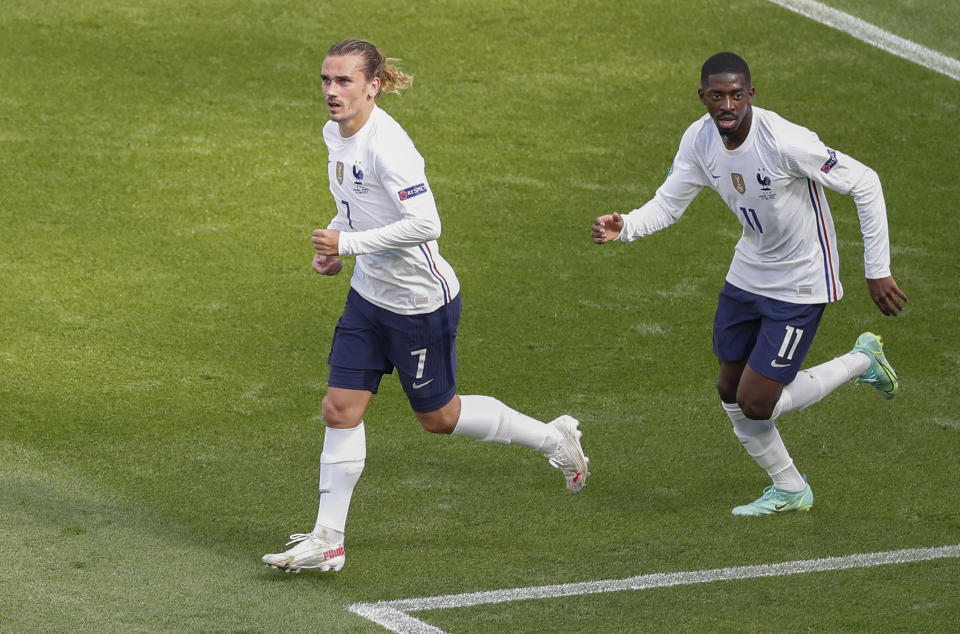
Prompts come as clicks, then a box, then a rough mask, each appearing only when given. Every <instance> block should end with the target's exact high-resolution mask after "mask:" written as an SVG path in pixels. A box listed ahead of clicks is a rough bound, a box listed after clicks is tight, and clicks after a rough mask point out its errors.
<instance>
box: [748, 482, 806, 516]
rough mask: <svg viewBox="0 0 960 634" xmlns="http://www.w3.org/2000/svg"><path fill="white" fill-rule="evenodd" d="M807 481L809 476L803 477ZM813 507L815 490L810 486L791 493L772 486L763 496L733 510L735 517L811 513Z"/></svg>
mask: <svg viewBox="0 0 960 634" xmlns="http://www.w3.org/2000/svg"><path fill="white" fill-rule="evenodd" d="M803 479H804V481H806V479H807V476H803ZM811 506H813V489H811V488H810V485H809V484H808V485H807V486H806V487H804V489H803V490H802V491H798V492H796V493H789V492H787V491H781V490H780V489H778V488H777V487H775V486H773V485H772V484H771V485H770V486H768V487H767V488H765V489H764V490H763V495H761V496H760V497H759V498H757V499H756V500H754V501H753V502H750V504H744V505H743V506H738V507H736V508H735V509H733V514H734V515H773V514H774V513H785V512H787V511H809V510H810V507H811Z"/></svg>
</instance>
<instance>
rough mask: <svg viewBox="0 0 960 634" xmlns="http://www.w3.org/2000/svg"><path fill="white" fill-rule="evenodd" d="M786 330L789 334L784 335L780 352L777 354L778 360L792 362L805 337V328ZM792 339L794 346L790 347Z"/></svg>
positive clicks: (788, 327)
mask: <svg viewBox="0 0 960 634" xmlns="http://www.w3.org/2000/svg"><path fill="white" fill-rule="evenodd" d="M786 329H787V332H786V333H785V334H784V335H783V343H782V344H781V345H780V351H779V352H777V358H779V359H786V360H787V361H792V360H793V353H794V352H796V351H797V346H798V345H800V339H801V338H802V337H803V328H794V327H793V326H787V327H786ZM791 339H792V340H793V345H790V341H791Z"/></svg>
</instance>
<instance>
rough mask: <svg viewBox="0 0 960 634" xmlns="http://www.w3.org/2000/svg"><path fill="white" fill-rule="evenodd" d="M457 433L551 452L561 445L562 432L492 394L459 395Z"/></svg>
mask: <svg viewBox="0 0 960 634" xmlns="http://www.w3.org/2000/svg"><path fill="white" fill-rule="evenodd" d="M453 434H454V435H455V436H466V437H467V438H474V439H476V440H479V441H482V442H493V443H499V444H501V445H509V444H515V445H522V446H524V447H530V448H531V449H536V450H538V451H541V452H543V453H544V454H545V455H550V454H552V453H553V452H554V450H556V448H557V446H558V445H559V444H560V432H559V431H558V430H557V429H556V428H555V427H553V426H552V425H548V424H547V423H542V422H540V421H538V420H537V419H535V418H530V417H529V416H527V415H526V414H521V413H520V412H518V411H516V410H514V409H511V408H509V407H507V406H506V405H504V404H503V403H501V402H500V401H498V400H497V399H495V398H493V397H491V396H478V395H468V396H461V397H460V418H459V420H457V426H456V427H454V429H453Z"/></svg>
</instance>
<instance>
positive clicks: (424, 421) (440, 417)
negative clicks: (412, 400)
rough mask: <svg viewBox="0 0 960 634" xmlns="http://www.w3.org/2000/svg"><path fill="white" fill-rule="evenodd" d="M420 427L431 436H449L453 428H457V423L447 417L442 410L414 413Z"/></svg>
mask: <svg viewBox="0 0 960 634" xmlns="http://www.w3.org/2000/svg"><path fill="white" fill-rule="evenodd" d="M414 413H415V414H416V416H417V420H418V421H420V426H421V427H423V428H424V429H425V430H427V431H428V432H430V433H433V434H450V433H453V428H454V427H456V426H457V421H456V420H454V419H452V417H451V416H448V415H447V412H445V411H444V410H442V409H438V410H434V411H432V412H414Z"/></svg>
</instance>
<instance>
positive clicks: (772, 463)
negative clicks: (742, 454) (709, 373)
mask: <svg viewBox="0 0 960 634" xmlns="http://www.w3.org/2000/svg"><path fill="white" fill-rule="evenodd" d="M721 405H723V411H724V412H726V414H727V417H729V418H730V422H732V423H733V433H735V434H736V435H737V438H739V439H740V443H741V444H742V445H743V448H744V449H746V450H747V453H748V454H750V456H751V457H752V458H753V459H754V460H755V461H756V463H757V464H758V465H760V466H761V467H762V468H763V470H764V471H766V472H767V475H769V476H770V479H771V480H772V481H773V484H774V486H776V487H777V488H778V489H780V490H781V491H788V492H791V493H794V492H796V491H802V490H803V488H804V487H805V486H807V484H806V482H804V481H803V477H802V476H801V475H800V472H799V471H797V468H796V467H794V466H793V460H792V459H791V458H790V453H789V452H788V451H787V447H786V445H784V444H783V439H782V438H780V432H779V431H777V427H776V425H774V424H773V422H772V421H769V420H754V419H752V418H747V417H746V416H744V414H743V411H742V410H741V409H740V406H739V405H737V404H736V403H724V402H722V401H721Z"/></svg>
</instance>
